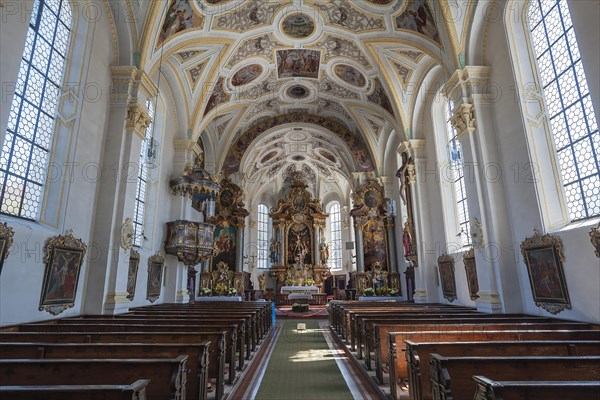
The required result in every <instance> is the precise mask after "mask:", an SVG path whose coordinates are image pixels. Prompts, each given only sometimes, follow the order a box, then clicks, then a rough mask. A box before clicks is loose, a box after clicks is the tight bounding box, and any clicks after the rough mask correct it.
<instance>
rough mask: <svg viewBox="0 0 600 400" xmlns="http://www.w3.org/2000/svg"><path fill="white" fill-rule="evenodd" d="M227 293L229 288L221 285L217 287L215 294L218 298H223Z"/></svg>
mask: <svg viewBox="0 0 600 400" xmlns="http://www.w3.org/2000/svg"><path fill="white" fill-rule="evenodd" d="M226 292H227V286H225V285H224V284H222V283H219V284H218V285H217V286H215V293H216V294H217V295H218V296H223V295H225V293H226Z"/></svg>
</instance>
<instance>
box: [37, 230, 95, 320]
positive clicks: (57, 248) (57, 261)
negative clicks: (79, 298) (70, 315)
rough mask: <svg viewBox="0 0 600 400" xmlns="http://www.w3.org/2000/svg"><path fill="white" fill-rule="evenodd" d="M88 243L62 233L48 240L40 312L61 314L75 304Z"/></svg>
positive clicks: (69, 232)
mask: <svg viewBox="0 0 600 400" xmlns="http://www.w3.org/2000/svg"><path fill="white" fill-rule="evenodd" d="M86 251H87V245H86V244H85V243H83V241H82V240H81V239H76V238H75V237H73V234H72V232H71V231H68V232H67V235H65V236H63V235H59V236H55V237H52V238H50V239H48V241H47V242H46V248H45V256H44V263H45V264H46V272H45V274H44V281H43V284H42V294H41V298H40V306H39V310H40V311H47V312H49V313H50V314H52V315H58V314H60V313H62V312H63V311H65V310H66V309H68V308H71V307H73V306H74V305H75V297H76V295H77V284H78V282H79V274H80V272H81V265H82V264H83V258H84V256H85V253H86Z"/></svg>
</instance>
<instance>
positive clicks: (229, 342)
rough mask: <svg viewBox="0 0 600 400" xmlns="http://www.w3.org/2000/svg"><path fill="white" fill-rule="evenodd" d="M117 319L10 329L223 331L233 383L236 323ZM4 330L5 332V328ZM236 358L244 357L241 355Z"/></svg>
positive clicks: (164, 331) (52, 330) (229, 378)
mask: <svg viewBox="0 0 600 400" xmlns="http://www.w3.org/2000/svg"><path fill="white" fill-rule="evenodd" d="M117 322H118V320H107V321H105V322H103V323H101V324H96V323H91V324H86V323H81V324H24V325H19V326H16V327H12V328H11V329H16V330H17V331H18V332H30V333H34V332H40V333H45V332H57V333H60V332H64V333H68V332H79V333H87V332H92V333H99V332H102V333H125V334H126V333H129V332H132V333H136V332H145V333H170V334H179V333H188V332H198V333H203V332H212V331H219V332H220V331H225V332H227V334H226V336H225V360H226V363H227V364H228V365H229V373H228V380H229V383H230V384H233V382H234V381H235V377H236V354H237V353H236V347H237V325H236V324H231V325H226V324H224V323H222V322H220V321H219V322H218V324H212V323H211V324H206V325H205V324H203V325H189V326H186V325H168V326H167V325H144V324H136V325H133V324H119V323H117ZM4 332H7V330H5V331H4ZM238 358H244V357H243V355H242V356H240V357H238Z"/></svg>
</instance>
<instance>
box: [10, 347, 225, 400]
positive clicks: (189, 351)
mask: <svg viewBox="0 0 600 400" xmlns="http://www.w3.org/2000/svg"><path fill="white" fill-rule="evenodd" d="M209 346H210V343H209V342H204V343H200V344H186V343H182V344H163V343H161V344H154V343H146V344H142V343H127V344H125V343H95V344H89V343H86V344H83V343H22V342H10V343H1V342H0V354H1V355H2V358H4V359H20V358H29V359H35V358H40V359H42V358H44V359H46V358H52V359H54V358H86V359H89V358H92V359H100V358H177V357H178V356H180V355H187V356H188V363H187V368H188V379H187V386H186V395H187V398H188V399H196V400H206V398H207V387H208V376H209V374H208V367H209V365H208V355H209V351H210V349H209ZM217 367H218V366H216V365H215V366H214V367H213V368H214V369H215V372H216V368H217ZM213 374H215V373H213Z"/></svg>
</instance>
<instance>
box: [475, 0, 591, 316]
mask: <svg viewBox="0 0 600 400" xmlns="http://www.w3.org/2000/svg"><path fill="white" fill-rule="evenodd" d="M591 3H592V2H587V1H582V2H579V1H571V2H569V6H570V8H571V11H572V17H573V21H574V26H575V29H576V33H577V38H578V41H579V45H580V50H581V52H582V54H583V58H584V67H585V69H586V73H587V79H588V82H589V84H590V88H591V89H592V90H595V91H596V92H595V94H594V93H592V100H593V101H594V104H595V106H596V109H597V105H598V102H599V101H600V98H599V96H598V87H599V80H600V79H599V78H600V77H599V76H598V73H597V71H598V54H597V38H598V37H599V36H600V31H599V25H598V23H597V22H598V13H599V12H600V11H599V10H600V9H599V8H598V7H597V3H596V4H595V6H591ZM592 49H593V50H592ZM586 50H587V53H586ZM487 54H488V63H489V65H490V66H491V67H492V77H491V81H492V82H493V83H494V84H496V85H497V86H498V87H499V88H501V89H502V96H501V97H499V99H498V101H497V102H495V103H494V105H493V109H494V115H495V121H494V122H495V125H496V131H497V132H498V146H499V152H500V159H501V165H502V171H503V175H504V187H505V196H506V202H507V205H508V211H509V215H510V221H509V222H510V226H511V232H512V238H513V245H512V246H510V247H508V248H507V247H503V248H502V254H501V257H512V258H514V262H515V263H516V267H517V269H516V270H517V274H518V275H517V276H515V279H514V281H513V282H512V284H511V283H510V282H503V285H502V288H503V295H504V297H505V298H506V297H510V296H511V295H513V294H514V292H515V291H516V290H519V291H520V295H521V296H522V298H523V305H522V311H523V312H525V313H527V314H533V315H547V316H550V314H549V313H547V312H546V311H544V310H542V309H541V308H539V307H537V306H536V305H535V304H534V302H533V298H532V294H531V288H530V283H529V277H528V275H527V270H526V266H525V264H524V262H523V257H522V255H521V252H520V248H519V246H520V243H521V242H522V241H523V240H524V239H525V238H526V237H530V236H532V235H533V229H534V228H538V229H542V228H543V226H542V219H541V216H540V212H539V206H538V202H539V201H540V199H538V196H537V193H536V189H535V186H534V183H533V181H532V179H531V174H530V172H529V170H530V168H531V166H530V165H529V164H528V163H530V162H532V161H535V160H532V159H531V158H530V155H529V151H528V143H527V140H526V134H525V128H524V124H523V118H522V113H521V109H520V105H519V101H518V99H516V98H515V92H514V85H515V75H514V73H513V67H512V65H511V62H510V57H508V56H507V54H508V43H507V38H506V30H505V27H504V25H503V23H502V22H497V23H494V24H492V25H491V27H490V32H489V43H488V53H487ZM590 56H591V57H590ZM590 58H591V59H592V61H591V62H590V63H589V65H588V64H587V60H588V59H590ZM594 88H595V89H594ZM589 229H590V227H589V226H588V227H580V228H573V226H569V227H568V229H566V230H563V231H560V232H552V233H554V234H557V235H558V236H559V237H560V238H561V239H562V242H563V246H564V255H565V262H564V269H565V275H566V280H567V287H568V291H569V295H570V298H571V303H572V306H573V309H572V310H567V311H563V312H561V313H560V314H558V316H557V317H559V318H565V319H576V320H584V321H591V322H596V323H597V322H600V306H599V304H600V291H599V288H598V283H599V282H600V261H599V259H598V258H596V257H595V255H594V249H593V247H592V245H591V243H590V240H589V236H588V232H589Z"/></svg>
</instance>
